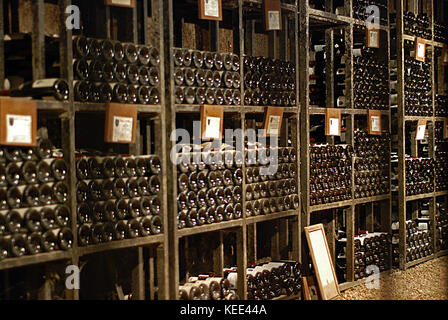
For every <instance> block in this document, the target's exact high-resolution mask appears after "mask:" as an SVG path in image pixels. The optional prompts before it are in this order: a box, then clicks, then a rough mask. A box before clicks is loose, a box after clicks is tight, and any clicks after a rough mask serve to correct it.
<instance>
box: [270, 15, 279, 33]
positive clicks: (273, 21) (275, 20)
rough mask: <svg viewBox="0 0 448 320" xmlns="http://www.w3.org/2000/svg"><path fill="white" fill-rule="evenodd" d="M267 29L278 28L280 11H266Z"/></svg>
mask: <svg viewBox="0 0 448 320" xmlns="http://www.w3.org/2000/svg"><path fill="white" fill-rule="evenodd" d="M268 29H269V30H280V12H278V11H268Z"/></svg>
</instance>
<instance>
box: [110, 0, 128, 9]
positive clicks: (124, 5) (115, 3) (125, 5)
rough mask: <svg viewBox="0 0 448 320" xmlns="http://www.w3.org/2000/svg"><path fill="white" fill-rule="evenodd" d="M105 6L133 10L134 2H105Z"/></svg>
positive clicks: (121, 0)
mask: <svg viewBox="0 0 448 320" xmlns="http://www.w3.org/2000/svg"><path fill="white" fill-rule="evenodd" d="M104 3H105V4H106V5H107V6H114V7H125V8H134V7H135V0H105V1H104Z"/></svg>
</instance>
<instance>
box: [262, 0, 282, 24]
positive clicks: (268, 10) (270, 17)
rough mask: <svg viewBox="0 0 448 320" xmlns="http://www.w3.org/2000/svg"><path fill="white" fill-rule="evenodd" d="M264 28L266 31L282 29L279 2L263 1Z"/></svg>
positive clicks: (274, 0) (277, 0) (273, 0)
mask: <svg viewBox="0 0 448 320" xmlns="http://www.w3.org/2000/svg"><path fill="white" fill-rule="evenodd" d="M263 8H264V10H263V12H264V26H265V29H266V31H275V30H281V29H282V9H281V7H280V0H264V1H263Z"/></svg>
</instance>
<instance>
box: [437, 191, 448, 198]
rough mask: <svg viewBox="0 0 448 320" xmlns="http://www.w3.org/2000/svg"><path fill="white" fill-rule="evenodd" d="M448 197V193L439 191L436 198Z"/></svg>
mask: <svg viewBox="0 0 448 320" xmlns="http://www.w3.org/2000/svg"><path fill="white" fill-rule="evenodd" d="M446 195H448V191H437V192H436V193H435V194H434V196H435V197H442V196H446Z"/></svg>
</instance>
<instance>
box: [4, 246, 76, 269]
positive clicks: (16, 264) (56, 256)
mask: <svg viewBox="0 0 448 320" xmlns="http://www.w3.org/2000/svg"><path fill="white" fill-rule="evenodd" d="M71 258H72V251H71V250H69V251H55V252H47V253H40V254H37V255H33V256H23V257H20V258H10V259H6V260H3V261H0V270H7V269H12V268H20V267H25V266H30V265H35V264H41V263H47V262H52V261H58V260H70V259H71Z"/></svg>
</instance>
